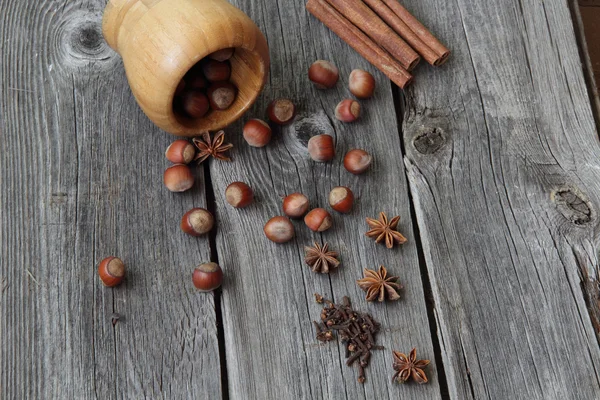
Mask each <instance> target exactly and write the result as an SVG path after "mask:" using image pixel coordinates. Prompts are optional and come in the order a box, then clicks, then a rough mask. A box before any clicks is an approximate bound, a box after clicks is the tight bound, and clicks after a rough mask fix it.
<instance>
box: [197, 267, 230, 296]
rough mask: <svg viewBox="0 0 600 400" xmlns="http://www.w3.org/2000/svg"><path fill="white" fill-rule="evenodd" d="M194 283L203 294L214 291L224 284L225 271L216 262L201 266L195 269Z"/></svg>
mask: <svg viewBox="0 0 600 400" xmlns="http://www.w3.org/2000/svg"><path fill="white" fill-rule="evenodd" d="M192 282H193V283H194V286H196V289H198V290H200V291H202V292H210V291H213V290H215V289H217V288H219V287H220V286H221V284H222V283H223V270H222V269H221V267H219V264H216V263H214V262H209V263H205V264H200V265H198V266H197V267H196V268H195V269H194V273H193V274H192Z"/></svg>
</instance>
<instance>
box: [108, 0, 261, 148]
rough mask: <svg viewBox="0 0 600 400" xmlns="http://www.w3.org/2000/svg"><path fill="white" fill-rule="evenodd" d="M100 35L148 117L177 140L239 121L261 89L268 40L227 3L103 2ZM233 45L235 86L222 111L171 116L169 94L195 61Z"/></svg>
mask: <svg viewBox="0 0 600 400" xmlns="http://www.w3.org/2000/svg"><path fill="white" fill-rule="evenodd" d="M102 31H103V34H104V38H105V39H106V41H107V43H108V44H109V45H110V47H112V48H113V49H114V50H115V51H116V52H117V53H119V54H120V55H121V57H122V58H123V64H124V66H125V72H126V74H127V79H128V81H129V86H131V90H132V92H133V94H134V96H135V98H136V100H137V102H138V104H139V105H140V107H141V108H142V110H143V111H144V113H146V115H147V116H148V118H150V119H151V120H152V121H153V122H154V123H155V124H156V125H158V126H159V127H160V128H162V129H164V130H165V131H167V132H170V133H172V134H175V135H179V136H196V135H198V133H200V132H203V131H215V130H219V129H222V128H224V127H226V126H227V125H229V124H231V123H232V122H234V121H235V120H237V119H238V118H240V117H241V116H242V115H243V114H244V113H245V112H246V111H247V110H248V108H250V106H251V105H252V104H253V103H254V101H255V100H256V98H257V97H258V95H259V93H260V92H261V90H262V89H263V87H264V85H265V82H266V79H267V74H268V71H269V63H270V59H269V49H268V46H267V41H266V39H265V37H264V35H263V34H262V32H261V31H260V30H259V29H258V27H257V26H256V24H255V23H254V22H253V21H252V20H251V19H250V18H249V17H248V16H247V15H246V14H244V13H243V12H242V11H241V10H239V9H237V8H236V7H234V6H232V5H231V4H229V3H228V2H227V1H226V0H152V1H149V0H109V2H108V4H107V6H106V9H105V10H104V18H103V21H102ZM231 47H234V48H235V49H236V50H235V53H234V56H233V57H232V58H231V66H232V74H231V82H232V83H233V84H235V85H236V86H237V88H238V95H237V99H236V101H235V103H234V104H233V105H232V106H231V107H230V108H229V109H227V110H224V111H216V110H212V111H210V113H209V114H207V115H206V116H205V117H204V118H200V119H190V118H187V117H185V116H182V115H179V113H175V112H174V110H173V99H174V97H175V89H176V88H177V85H178V84H179V82H180V81H181V79H182V78H183V76H184V75H185V74H186V72H188V71H189V70H190V68H192V66H194V65H195V64H196V63H197V62H198V61H200V60H201V59H203V58H204V57H206V56H207V55H209V54H210V53H213V52H215V51H217V50H221V49H225V48H231Z"/></svg>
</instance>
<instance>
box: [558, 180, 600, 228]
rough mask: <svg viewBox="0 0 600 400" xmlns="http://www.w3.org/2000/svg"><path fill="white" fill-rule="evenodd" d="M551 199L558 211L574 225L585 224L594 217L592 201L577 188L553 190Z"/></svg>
mask: <svg viewBox="0 0 600 400" xmlns="http://www.w3.org/2000/svg"><path fill="white" fill-rule="evenodd" d="M552 201H553V202H554V203H555V204H556V208H557V209H558V211H559V212H560V213H561V214H562V215H563V216H564V217H565V218H566V219H568V220H569V221H571V223H573V224H575V225H578V226H582V225H587V224H589V223H590V222H591V221H592V220H593V219H594V216H595V211H594V208H593V206H592V203H591V202H590V201H589V200H588V199H587V196H585V195H584V194H583V193H581V192H580V191H579V190H578V189H575V188H563V189H558V190H555V191H554V192H553V193H552Z"/></svg>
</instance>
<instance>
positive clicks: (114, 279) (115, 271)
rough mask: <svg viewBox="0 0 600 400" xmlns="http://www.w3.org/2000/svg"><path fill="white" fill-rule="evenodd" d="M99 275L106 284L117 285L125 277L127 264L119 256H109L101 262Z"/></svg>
mask: <svg viewBox="0 0 600 400" xmlns="http://www.w3.org/2000/svg"><path fill="white" fill-rule="evenodd" d="M98 275H100V279H101V280H102V283H103V284H104V285H105V286H108V287H114V286H117V285H118V284H120V283H121V282H122V281H123V278H124V277H125V264H124V263H123V261H121V259H119V258H117V257H107V258H105V259H104V260H102V261H101V262H100V266H99V267H98Z"/></svg>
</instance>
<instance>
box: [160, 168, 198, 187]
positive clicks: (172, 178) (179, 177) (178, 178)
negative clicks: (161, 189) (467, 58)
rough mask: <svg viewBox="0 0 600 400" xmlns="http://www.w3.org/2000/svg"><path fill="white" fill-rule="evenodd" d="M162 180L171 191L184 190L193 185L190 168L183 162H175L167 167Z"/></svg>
mask: <svg viewBox="0 0 600 400" xmlns="http://www.w3.org/2000/svg"><path fill="white" fill-rule="evenodd" d="M163 180H164V183H165V186H166V187H167V189H169V190H170V191H171V192H185V191H186V190H188V189H190V188H191V187H192V186H194V175H193V174H192V170H191V169H190V168H189V167H188V166H187V165H185V164H175V165H173V166H171V167H169V168H167V169H166V170H165V174H164V176H163Z"/></svg>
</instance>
